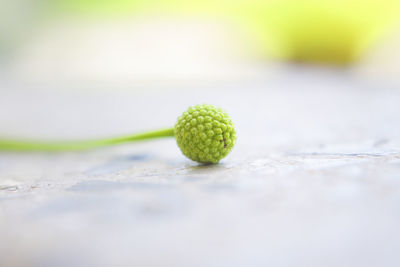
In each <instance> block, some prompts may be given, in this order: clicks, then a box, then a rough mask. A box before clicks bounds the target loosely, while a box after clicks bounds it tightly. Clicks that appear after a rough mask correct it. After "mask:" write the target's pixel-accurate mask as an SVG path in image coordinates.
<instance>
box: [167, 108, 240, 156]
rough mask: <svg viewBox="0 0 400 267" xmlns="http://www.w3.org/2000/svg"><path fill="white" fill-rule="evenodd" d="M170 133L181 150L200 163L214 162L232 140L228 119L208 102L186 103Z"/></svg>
mask: <svg viewBox="0 0 400 267" xmlns="http://www.w3.org/2000/svg"><path fill="white" fill-rule="evenodd" d="M174 135H175V139H176V142H177V143H178V146H179V148H180V149H181V151H182V153H183V154H184V155H185V156H186V157H188V158H190V159H191V160H194V161H197V162H200V163H217V162H218V161H220V160H221V159H222V158H224V157H225V156H226V155H228V154H229V152H230V151H231V150H232V148H233V146H234V145H235V141H236V131H235V128H234V125H233V122H232V119H231V118H230V117H229V115H228V114H226V112H224V111H223V110H221V109H220V108H216V107H214V106H212V105H197V106H194V107H190V108H189V109H188V110H187V111H185V112H184V113H183V114H182V115H181V116H180V117H179V118H178V121H177V123H176V124H175V127H174Z"/></svg>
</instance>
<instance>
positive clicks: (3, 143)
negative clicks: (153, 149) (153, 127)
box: [0, 128, 174, 152]
mask: <svg viewBox="0 0 400 267" xmlns="http://www.w3.org/2000/svg"><path fill="white" fill-rule="evenodd" d="M171 136H174V128H168V129H163V130H158V131H151V132H145V133H141V134H134V135H128V136H122V137H116V138H106V139H100V140H86V141H65V142H42V141H27V140H5V139H0V150H8V151H54V152H57V151H70V150H85V149H92V148H97V147H102V146H111V145H116V144H121V143H127V142H133V141H141V140H146V139H155V138H161V137H171Z"/></svg>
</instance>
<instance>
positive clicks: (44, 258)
mask: <svg viewBox="0 0 400 267" xmlns="http://www.w3.org/2000/svg"><path fill="white" fill-rule="evenodd" d="M2 87H3V89H2V91H1V98H0V111H1V112H0V129H1V131H0V133H1V135H2V136H19V137H31V138H52V139H77V138H91V137H95V138H97V137H103V136H113V135H119V134H127V133H132V132H138V131H141V130H148V129H156V128H162V127H168V126H170V125H173V124H174V122H175V119H176V118H177V117H178V116H179V115H180V113H181V112H182V111H184V110H185V109H186V108H187V107H188V106H189V105H194V104H198V103H211V104H215V105H217V106H220V107H222V108H224V109H225V110H227V112H228V113H229V114H230V115H231V116H232V118H233V120H234V122H235V123H236V128H237V132H238V140H237V144H236V147H235V148H234V150H233V151H232V153H231V154H230V155H229V156H228V157H227V158H225V159H224V160H223V161H222V162H221V163H220V164H218V165H213V166H201V165H198V164H196V163H193V162H191V161H190V160H188V159H186V158H184V157H183V156H182V155H181V153H180V151H179V150H178V148H177V146H176V144H175V142H174V140H173V139H166V140H157V141H153V142H145V143H140V144H129V145H122V146H118V147H114V148H104V149H98V150H95V151H88V152H79V153H78V152H77V153H75V152H70V153H61V154H46V153H8V152H1V153H0V266H41V267H46V266H191V267H193V266H207V267H209V266H215V267H223V266H230V267H231V266H324V267H327V266H341V267H344V266H363V267H366V266H393V267H394V266H399V264H400V256H399V249H400V241H399V238H400V231H399V229H398V225H399V219H400V205H399V202H400V126H399V125H400V123H399V122H400V105H399V100H400V91H399V90H396V89H395V88H386V87H385V86H381V85H373V84H367V83H365V82H363V81H361V80H357V79H354V78H353V77H351V76H349V75H348V74H347V73H345V72H340V71H319V70H308V69H302V68H300V69H296V68H293V69H291V68H289V69H286V70H282V71H281V72H279V73H277V74H275V75H273V76H272V77H271V76H268V78H266V79H265V80H257V81H243V82H235V83H234V84H227V83H223V84H214V85H206V84H201V83H200V84H199V85H197V86H194V85H193V84H192V85H191V86H183V85H179V86H176V87H175V86H164V87H161V86H160V87H157V86H154V87H151V88H149V87H146V86H142V87H140V86H136V87H135V90H130V88H115V89H114V90H110V91H106V90H100V91H97V90H94V89H93V90H92V89H91V88H86V87H85V88H74V89H70V90H66V89H65V88H64V89H61V90H55V89H53V88H49V87H47V88H46V89H43V88H34V89H32V88H31V89H30V90H28V89H26V86H25V87H24V86H22V85H16V84H3V86H2ZM24 88H25V89H24Z"/></svg>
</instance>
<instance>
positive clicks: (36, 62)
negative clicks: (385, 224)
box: [0, 0, 400, 87]
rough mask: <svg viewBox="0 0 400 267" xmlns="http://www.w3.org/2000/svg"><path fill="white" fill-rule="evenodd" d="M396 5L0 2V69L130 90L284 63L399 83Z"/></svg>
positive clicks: (26, 77) (313, 0)
mask: <svg viewBox="0 0 400 267" xmlns="http://www.w3.org/2000/svg"><path fill="white" fill-rule="evenodd" d="M399 10H400V3H399V1H397V0H382V1H378V0H336V1H333V0H246V1H245V0H236V1H227V0H213V1H211V0H210V1H209V0H205V1H196V0H189V1H188V0H101V1H94V0H56V1H54V0H15V1H6V0H2V8H1V11H0V12H1V18H2V20H1V24H0V60H1V61H0V66H1V74H2V76H3V77H4V78H3V79H6V80H9V81H18V82H23V83H27V84H32V83H34V84H42V85H43V84H46V85H49V84H53V83H55V84H57V86H54V87H62V85H65V84H71V85H74V84H75V85H76V84H82V83H85V84H88V85H89V84H90V86H92V87H93V86H94V85H97V86H99V85H100V86H101V85H104V83H109V84H110V85H114V86H115V85H120V86H123V87H129V86H131V85H138V84H143V83H145V84H154V83H160V82H162V83H164V82H168V83H182V82H193V81H202V82H205V81H206V82H210V81H232V80H237V79H246V78H247V79H248V78H250V79H254V78H255V77H259V76H260V75H261V76H265V75H266V74H268V72H269V71H268V70H266V67H267V66H268V67H271V64H276V63H277V62H291V63H310V64H320V65H321V66H323V65H324V66H327V65H328V66H335V67H339V68H346V69H351V70H354V72H356V73H357V75H363V76H365V77H367V78H372V79H375V78H376V79H379V80H380V81H384V82H388V83H389V82H391V83H395V84H397V85H398V75H397V74H398V72H397V69H398V68H397V66H398V64H399V57H400V55H399V54H400V52H399V48H398V47H399V45H398V44H399V38H400V37H399V36H400V33H399V32H400V30H399V26H398V23H399V21H398V20H399V17H400V15H399V14H400V11H399ZM272 67H275V66H272ZM356 70H357V71H356ZM371 74H372V75H371ZM371 76H374V77H371ZM104 87H108V86H104Z"/></svg>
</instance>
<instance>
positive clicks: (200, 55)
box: [8, 16, 261, 85]
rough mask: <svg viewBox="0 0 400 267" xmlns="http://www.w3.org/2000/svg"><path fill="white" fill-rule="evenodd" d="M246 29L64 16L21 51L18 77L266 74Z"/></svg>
mask: <svg viewBox="0 0 400 267" xmlns="http://www.w3.org/2000/svg"><path fill="white" fill-rule="evenodd" d="M243 37H244V36H243V32H240V30H239V29H238V28H235V27H233V25H229V24H228V23H226V22H223V21H220V20H216V19H207V18H201V17H197V18H195V17H181V18H177V17H152V16H150V17H148V16H143V17H138V18H132V19H114V20H112V19H110V20H104V19H101V20H82V19H77V20H72V19H67V20H60V21H55V22H52V23H47V24H46V25H45V26H44V27H40V28H37V29H35V30H34V32H32V33H31V34H30V36H29V37H28V38H27V39H26V41H25V42H24V43H23V44H21V45H20V47H19V48H18V49H16V50H15V51H14V53H15V55H14V57H13V60H12V61H10V62H9V65H8V68H9V71H10V77H13V79H17V80H20V81H21V80H22V81H26V82H34V83H37V82H39V83H52V84H53V83H57V82H68V83H79V82H96V83H98V82H110V83H117V84H127V85H129V84H137V83H140V84H142V83H145V84H146V83H157V82H182V81H184V82H185V81H186V82H187V81H193V80H195V81H207V80H208V81H215V80H216V81H221V80H222V81H226V80H231V79H234V80H237V79H241V78H249V77H250V78H251V77H254V75H260V74H261V73H260V71H259V70H258V68H257V66H253V65H252V63H251V62H249V61H246V60H244V59H248V58H251V53H253V52H252V51H254V49H250V47H251V46H252V44H251V42H249V41H245V40H246V39H248V38H243Z"/></svg>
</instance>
